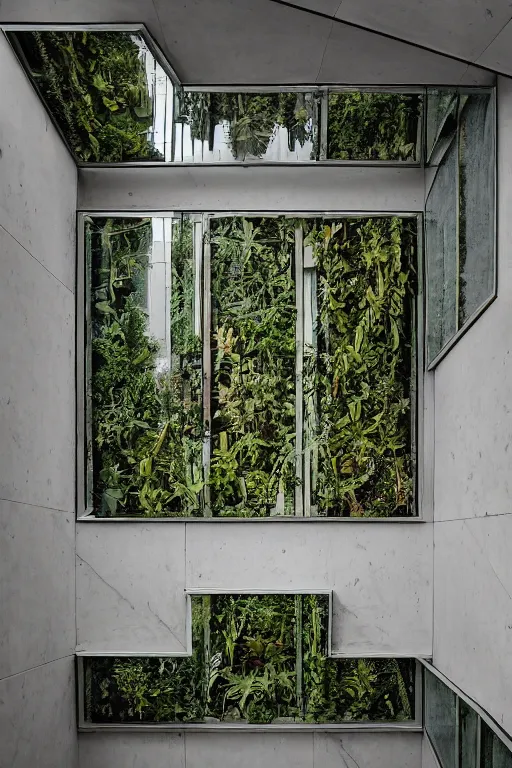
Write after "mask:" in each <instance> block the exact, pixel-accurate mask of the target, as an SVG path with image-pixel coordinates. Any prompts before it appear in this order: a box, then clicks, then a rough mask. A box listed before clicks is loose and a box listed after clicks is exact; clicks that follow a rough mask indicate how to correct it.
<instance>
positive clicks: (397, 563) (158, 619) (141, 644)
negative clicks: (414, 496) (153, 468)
mask: <svg viewBox="0 0 512 768" xmlns="http://www.w3.org/2000/svg"><path fill="white" fill-rule="evenodd" d="M431 529H432V526H431V525H430V524H428V523H421V522H404V523H402V522H399V523H386V522H371V521H370V522H362V521H357V522H356V521H354V522H351V521H344V522H323V521H319V522H316V523H315V522H304V521H302V522H300V521H290V522H278V521H267V520H263V521H259V522H248V521H247V522H220V521H217V522H194V523H184V522H178V521H173V522H152V523H148V524H146V525H144V524H141V523H140V522H133V523H132V522H127V521H123V522H115V521H108V522H105V521H103V522H101V521H91V522H82V523H79V529H78V536H77V597H78V602H77V626H78V647H79V650H81V651H84V652H100V651H105V650H109V651H111V652H116V651H133V652H137V651H138V652H139V653H144V652H145V651H155V652H157V651H160V650H162V648H166V649H167V652H168V653H174V652H176V651H178V652H180V651H181V652H182V651H183V643H184V642H185V596H184V589H185V588H186V589H213V590H222V589H225V590H227V591H233V590H236V589H243V590H251V589H255V590H262V589H263V590H268V591H269V592H271V591H274V590H276V591H279V590H293V589H297V590H308V589H318V590H333V591H334V600H333V637H332V650H333V653H334V654H350V655H352V656H364V655H365V654H382V655H389V656H393V655H404V656H431V654H432V530H431ZM155 553H156V554H155Z"/></svg>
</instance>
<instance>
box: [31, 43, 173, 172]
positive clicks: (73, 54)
mask: <svg viewBox="0 0 512 768" xmlns="http://www.w3.org/2000/svg"><path fill="white" fill-rule="evenodd" d="M16 39H17V41H18V43H19V45H20V47H21V49H22V51H23V55H24V56H25V58H26V60H27V63H28V66H29V68H30V71H31V73H32V76H33V77H34V79H35V81H36V84H37V86H38V88H39V90H40V91H41V94H42V96H43V98H44V99H45V101H46V103H47V105H48V107H49V109H50V112H51V113H52V115H53V117H54V118H55V120H56V122H57V124H58V125H59V127H60V129H61V130H62V132H63V134H64V136H65V138H66V139H67V141H68V142H69V145H70V147H71V149H72V150H73V152H74V153H75V155H76V157H77V158H78V159H79V160H82V161H89V160H93V161H97V162H99V161H101V162H111V163H116V162H124V161H129V160H157V159H160V158H161V155H160V153H159V152H158V151H157V150H156V149H155V148H154V146H153V144H152V142H151V141H150V139H149V133H148V131H149V129H150V128H151V126H152V123H153V105H152V101H151V97H150V93H149V89H148V83H147V75H146V70H145V65H144V60H143V58H142V57H141V54H140V48H139V46H138V45H137V43H136V42H135V41H134V39H133V37H132V35H130V34H129V33H124V32H86V31H82V32H42V31H37V32H18V33H16Z"/></svg>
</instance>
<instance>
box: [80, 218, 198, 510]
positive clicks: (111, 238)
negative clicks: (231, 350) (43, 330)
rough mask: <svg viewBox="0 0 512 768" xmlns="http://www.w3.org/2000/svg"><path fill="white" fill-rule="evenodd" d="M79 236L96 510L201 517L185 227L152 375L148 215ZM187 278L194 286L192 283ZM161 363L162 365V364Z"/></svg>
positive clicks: (179, 233) (103, 223)
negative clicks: (87, 288)
mask: <svg viewBox="0 0 512 768" xmlns="http://www.w3.org/2000/svg"><path fill="white" fill-rule="evenodd" d="M86 239H87V243H88V246H87V247H88V250H89V259H90V263H91V275H92V406H93V408H92V440H93V475H94V478H93V479H94V482H93V486H94V509H95V511H96V514H98V515H103V516H113V515H135V516H136V515H147V516H165V515H169V516H183V515H197V514H199V512H200V504H199V493H200V491H201V489H202V487H203V482H202V478H201V470H200V467H201V449H202V443H201V440H202V409H201V365H200V360H199V361H198V357H197V356H198V348H200V343H199V341H198V339H197V338H195V337H194V336H193V331H192V328H191V326H190V322H191V321H190V314H191V313H190V308H189V302H190V289H189V284H190V282H191V280H192V278H193V274H192V272H191V266H190V262H191V248H192V235H191V224H190V223H189V222H188V221H185V222H184V225H183V227H181V228H180V227H176V229H175V246H176V247H175V249H174V250H173V253H174V256H175V258H174V259H173V303H172V318H171V332H172V333H173V334H174V333H175V335H176V346H175V348H174V352H173V356H172V359H171V361H170V367H169V361H167V367H165V366H164V367H162V366H161V370H158V369H157V358H158V357H159V356H160V358H161V355H162V351H161V350H160V345H159V344H158V343H157V342H156V341H155V340H153V339H151V338H150V337H149V335H148V332H147V324H148V321H147V316H146V313H145V311H144V309H143V307H144V306H145V301H146V292H147V285H146V281H147V273H148V254H149V252H150V248H151V242H152V223H151V219H142V220H138V219H126V220H124V219H105V220H98V219H96V220H95V221H94V223H93V222H89V223H88V226H87V232H86ZM192 282H193V280H192ZM160 363H162V360H161V359H160Z"/></svg>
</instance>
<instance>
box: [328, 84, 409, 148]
mask: <svg viewBox="0 0 512 768" xmlns="http://www.w3.org/2000/svg"><path fill="white" fill-rule="evenodd" d="M420 114H421V97H420V95H419V94H399V93H367V92H360V91H357V92H350V93H348V92H345V93H330V94H329V111H328V125H327V139H328V141H327V158H328V159H329V160H395V161H406V160H409V161H415V160H419V151H420V147H419V141H418V140H419V131H418V126H419V120H420Z"/></svg>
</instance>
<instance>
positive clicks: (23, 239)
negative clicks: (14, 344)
mask: <svg viewBox="0 0 512 768" xmlns="http://www.w3.org/2000/svg"><path fill="white" fill-rule="evenodd" d="M0 17H1V8H0ZM0 57H1V66H0V92H1V93H2V104H1V107H0V226H1V227H3V228H4V229H7V231H8V232H10V233H11V235H12V236H13V237H15V238H16V240H18V242H19V243H20V244H21V245H22V246H23V248H25V249H26V250H27V251H29V253H31V254H32V256H33V257H34V258H35V259H37V260H38V261H40V262H41V263H42V264H43V265H44V267H46V269H48V270H49V271H50V272H51V273H52V274H53V275H55V277H56V278H57V279H58V280H60V281H61V282H62V283H64V285H66V286H67V287H68V288H69V289H70V290H74V284H75V277H74V275H75V261H74V259H73V258H72V252H73V250H74V239H75V210H76V177H77V172H76V167H75V164H74V162H73V160H72V159H71V156H70V155H69V154H68V152H67V151H66V150H65V148H64V144H63V142H62V140H61V139H60V137H59V136H58V134H57V132H56V131H55V129H54V128H53V126H52V125H51V123H50V120H49V118H48V116H47V114H46V111H45V109H44V108H43V106H42V105H41V104H40V103H39V101H38V99H37V97H36V95H35V93H34V91H33V89H32V87H31V86H30V85H29V83H28V81H27V78H26V76H25V74H24V72H23V70H22V69H21V67H20V65H19V63H18V60H17V58H16V56H15V55H14V53H13V51H12V49H11V46H10V45H9V44H8V42H7V41H6V39H5V38H4V36H3V35H2V34H1V33H0Z"/></svg>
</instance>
